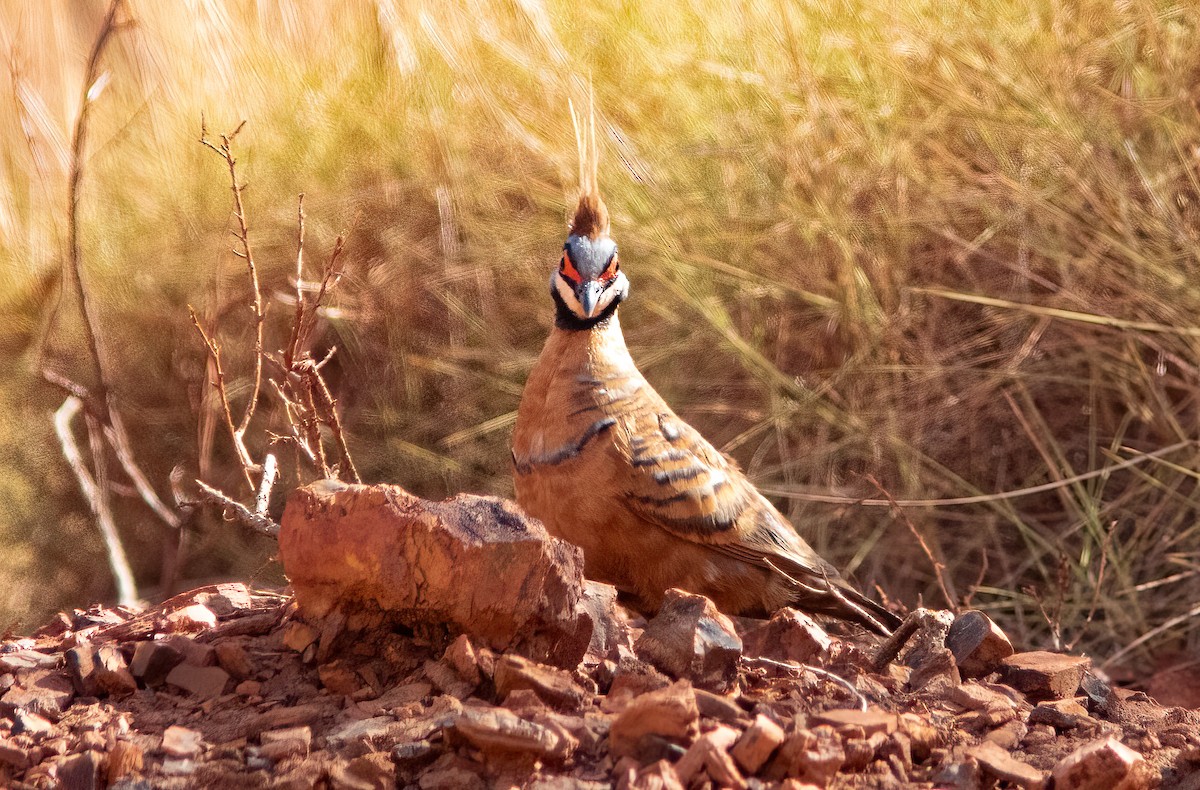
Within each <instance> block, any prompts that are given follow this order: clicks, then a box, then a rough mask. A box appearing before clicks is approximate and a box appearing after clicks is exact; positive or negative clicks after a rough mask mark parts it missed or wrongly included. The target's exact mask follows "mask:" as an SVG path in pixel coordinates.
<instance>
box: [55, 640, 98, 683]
mask: <svg viewBox="0 0 1200 790" xmlns="http://www.w3.org/2000/svg"><path fill="white" fill-rule="evenodd" d="M63 659H64V660H65V661H66V664H67V671H68V672H70V673H71V682H72V683H73V684H74V685H75V693H76V694H78V695H79V696H81V697H94V696H96V693H97V688H96V677H95V673H96V662H95V660H94V652H93V650H92V646H91V644H90V643H88V642H83V643H81V644H78V645H76V646H75V647H73V648H71V649H70V650H68V651H67V652H66V653H64V654H63Z"/></svg>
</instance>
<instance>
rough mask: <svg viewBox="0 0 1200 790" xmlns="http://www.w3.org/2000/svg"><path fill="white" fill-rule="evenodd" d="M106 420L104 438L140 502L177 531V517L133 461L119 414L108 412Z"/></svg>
mask: <svg viewBox="0 0 1200 790" xmlns="http://www.w3.org/2000/svg"><path fill="white" fill-rule="evenodd" d="M108 419H109V425H107V426H105V427H104V436H105V438H106V439H108V443H109V444H110V445H111V446H112V448H113V452H115V453H116V454H117V460H118V461H120V462H121V467H122V468H123V469H124V470H125V474H127V475H129V479H130V480H132V481H133V485H134V487H135V488H137V492H138V494H139V495H140V496H141V497H142V501H143V502H145V503H146V505H147V507H149V508H150V509H151V510H153V511H154V513H155V514H156V515H157V516H158V517H159V518H160V519H162V521H163V523H165V524H167V525H168V526H170V527H174V528H175V529H178V528H179V524H180V519H179V516H178V515H177V514H176V513H175V512H174V511H173V510H171V509H170V508H168V507H167V506H166V505H165V504H163V501H162V500H161V499H159V496H158V493H157V492H155V490H154V488H153V487H151V485H150V481H149V480H147V479H146V475H145V474H144V473H143V472H142V469H141V467H139V466H138V465H137V462H136V461H134V458H133V451H132V450H131V449H130V447H129V435H128V434H127V433H126V431H125V426H124V424H123V423H122V422H121V416H120V414H118V413H117V412H116V411H112V410H110V411H109V413H108Z"/></svg>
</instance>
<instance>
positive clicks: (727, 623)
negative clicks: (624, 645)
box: [633, 589, 742, 691]
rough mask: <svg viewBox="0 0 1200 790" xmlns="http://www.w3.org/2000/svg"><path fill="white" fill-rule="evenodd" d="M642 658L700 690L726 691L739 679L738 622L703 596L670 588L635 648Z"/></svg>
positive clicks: (740, 650) (739, 649)
mask: <svg viewBox="0 0 1200 790" xmlns="http://www.w3.org/2000/svg"><path fill="white" fill-rule="evenodd" d="M633 648H634V651H635V652H636V653H637V655H638V657H639V658H641V659H643V660H644V661H648V662H649V663H651V664H653V665H654V666H656V667H658V668H659V669H661V670H662V671H663V672H665V673H667V674H668V675H670V676H672V677H674V678H686V679H688V680H690V681H692V683H694V684H695V685H696V686H698V687H699V688H703V689H708V690H710V691H727V690H728V689H729V688H730V687H731V686H732V685H733V683H734V681H735V679H736V678H737V670H738V661H739V660H740V659H741V657H742V640H741V637H739V636H738V634H737V631H736V630H735V629H734V626H733V621H732V620H730V619H729V618H728V617H726V616H725V615H724V614H722V613H721V612H719V611H718V610H717V607H716V606H715V605H714V604H713V602H712V601H710V600H709V599H708V598H705V597H704V596H703V595H693V594H692V593H688V592H684V591H683V590H676V589H671V590H667V593H666V595H665V596H664V598H663V602H662V606H661V607H659V610H658V614H656V615H655V616H654V617H653V618H651V620H650V622H648V623H646V630H645V631H644V632H643V633H642V635H641V636H640V637H639V638H638V640H637V642H636V643H635V644H634V646H633Z"/></svg>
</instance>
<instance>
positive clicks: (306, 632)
mask: <svg viewBox="0 0 1200 790" xmlns="http://www.w3.org/2000/svg"><path fill="white" fill-rule="evenodd" d="M320 633H321V632H320V631H318V630H317V629H316V628H313V627H312V626H311V625H309V624H308V623H304V622H301V621H299V620H293V621H292V622H290V623H288V624H287V628H286V629H284V631H283V644H284V646H285V647H288V648H290V649H292V650H295V651H296V652H297V653H303V652H304V651H305V650H307V649H308V646H309V645H311V644H312V643H313V642H316V641H317V637H318V636H320Z"/></svg>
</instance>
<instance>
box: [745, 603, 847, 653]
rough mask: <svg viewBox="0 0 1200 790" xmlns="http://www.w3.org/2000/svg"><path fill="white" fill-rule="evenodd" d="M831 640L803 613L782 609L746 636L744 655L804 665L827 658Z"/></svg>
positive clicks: (788, 608) (787, 608) (831, 643)
mask: <svg viewBox="0 0 1200 790" xmlns="http://www.w3.org/2000/svg"><path fill="white" fill-rule="evenodd" d="M832 645H833V640H832V639H830V637H829V634H827V633H826V632H825V629H823V628H821V626H819V625H817V624H816V622H815V621H814V620H813V619H812V618H811V617H809V616H808V615H807V614H805V613H804V612H800V611H797V610H796V609H792V608H790V607H785V608H783V609H780V610H779V611H777V612H776V613H775V614H774V615H773V616H772V617H771V619H770V620H769V621H768V622H766V623H764V624H762V625H761V626H759V627H758V628H755V629H753V630H751V631H749V632H747V634H746V648H745V653H746V655H748V656H761V657H763V658H770V659H774V660H776V661H793V662H796V663H798V664H807V663H809V662H812V661H819V660H821V659H822V658H824V657H825V656H827V655H829V650H830V648H831V647H832Z"/></svg>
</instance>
